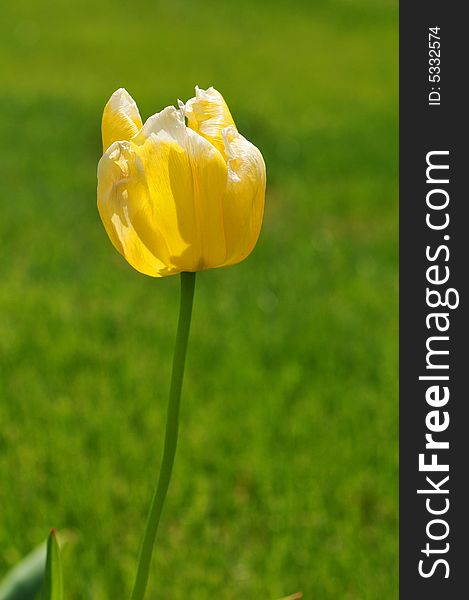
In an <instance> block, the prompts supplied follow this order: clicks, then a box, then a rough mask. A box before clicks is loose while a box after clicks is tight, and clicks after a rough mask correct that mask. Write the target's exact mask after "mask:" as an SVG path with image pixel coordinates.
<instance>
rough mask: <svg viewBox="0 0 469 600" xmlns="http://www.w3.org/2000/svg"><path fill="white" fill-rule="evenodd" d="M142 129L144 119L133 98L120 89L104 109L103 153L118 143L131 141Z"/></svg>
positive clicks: (102, 127)
mask: <svg viewBox="0 0 469 600" xmlns="http://www.w3.org/2000/svg"><path fill="white" fill-rule="evenodd" d="M141 127H142V119H141V118H140V113H139V112H138V108H137V105H136V104H135V101H134V99H133V98H132V96H131V95H130V94H129V93H128V92H127V91H126V90H125V89H124V88H120V89H118V90H117V91H116V92H114V93H113V94H112V96H111V97H110V99H109V101H108V103H107V104H106V106H105V107H104V112H103V120H102V124H101V132H102V137H103V152H105V151H106V150H107V149H108V148H109V146H111V144H113V143H114V142H117V141H124V140H130V139H131V138H132V137H133V136H134V135H135V134H136V133H138V131H139V130H140V129H141Z"/></svg>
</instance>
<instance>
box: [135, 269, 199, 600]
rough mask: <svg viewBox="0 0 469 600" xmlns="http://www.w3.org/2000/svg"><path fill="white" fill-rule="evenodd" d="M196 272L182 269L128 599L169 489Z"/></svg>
mask: <svg viewBox="0 0 469 600" xmlns="http://www.w3.org/2000/svg"><path fill="white" fill-rule="evenodd" d="M194 288H195V273H181V299H180V306H179V321H178V328H177V335H176V345H175V348H174V356H173V371H172V375H171V387H170V390H169V402H168V412H167V416H166V431H165V438H164V449H163V458H162V460H161V469H160V474H159V478H158V483H157V485H156V488H155V492H154V495H153V499H152V502H151V506H150V511H149V513H148V518H147V524H146V527H145V533H144V536H143V542H142V546H141V549H140V557H139V561H138V567H137V574H136V576H135V583H134V588H133V591H132V596H131V600H143V598H144V596H145V590H146V587H147V583H148V576H149V573H150V565H151V558H152V554H153V547H154V545H155V539H156V534H157V531H158V524H159V522H160V517H161V513H162V510H163V504H164V501H165V498H166V494H167V492H168V487H169V482H170V479H171V473H172V470H173V464H174V456H175V454H176V446H177V440H178V429H179V406H180V402H181V390H182V382H183V379H184V366H185V363H186V352H187V342H188V340H189V329H190V325H191V316H192V305H193V300H194Z"/></svg>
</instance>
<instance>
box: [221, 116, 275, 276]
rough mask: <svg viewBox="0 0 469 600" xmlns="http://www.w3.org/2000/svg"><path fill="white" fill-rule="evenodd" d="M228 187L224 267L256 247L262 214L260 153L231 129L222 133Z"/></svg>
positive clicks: (238, 260)
mask: <svg viewBox="0 0 469 600" xmlns="http://www.w3.org/2000/svg"><path fill="white" fill-rule="evenodd" d="M223 135H224V141H225V147H226V150H225V151H226V154H227V156H228V184H227V188H226V193H225V196H224V199H223V214H224V226H225V239H226V249H227V256H226V262H225V264H226V265H232V264H235V263H238V262H240V261H242V260H243V259H244V258H246V256H248V254H250V253H251V251H252V250H253V248H254V246H255V245H256V242H257V239H258V237H259V233H260V230H261V226H262V218H263V214H264V196H265V185H266V172H265V164H264V160H263V158H262V154H261V153H260V151H259V150H258V149H257V148H256V147H255V146H254V145H253V144H251V142H248V140H246V139H245V138H244V137H243V136H242V135H240V134H239V133H238V132H237V131H236V129H235V128H234V127H228V128H227V129H226V130H225V131H224V132H223Z"/></svg>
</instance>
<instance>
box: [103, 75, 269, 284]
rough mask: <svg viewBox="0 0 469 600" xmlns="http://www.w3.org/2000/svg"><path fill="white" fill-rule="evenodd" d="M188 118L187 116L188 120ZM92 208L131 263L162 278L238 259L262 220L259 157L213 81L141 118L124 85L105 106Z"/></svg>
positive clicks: (263, 178) (251, 245)
mask: <svg viewBox="0 0 469 600" xmlns="http://www.w3.org/2000/svg"><path fill="white" fill-rule="evenodd" d="M186 121H187V124H186ZM102 137H103V152H104V154H103V156H102V158H101V160H100V161H99V165H98V210H99V214H100V216H101V219H102V221H103V223H104V227H105V228H106V231H107V233H108V235H109V237H110V239H111V241H112V243H113V244H114V246H115V247H116V249H117V250H118V251H119V252H120V253H121V254H122V255H123V256H124V257H125V259H126V260H127V261H128V262H129V263H130V264H131V265H132V266H133V267H134V268H135V269H137V270H138V271H140V272H142V273H145V274H147V275H151V276H153V277H164V276H166V275H173V274H175V273H180V272H184V271H190V272H194V271H200V270H203V269H211V268H214V267H223V266H227V265H232V264H235V263H238V262H240V261H241V260H243V259H244V258H246V256H248V254H250V252H251V251H252V249H253V248H254V246H255V244H256V242H257V239H258V237H259V232H260V229H261V225H262V216H263V212H264V194H265V183H266V174H265V164H264V160H263V158H262V154H261V153H260V151H259V150H258V149H257V148H256V147H255V146H254V145H253V144H251V143H250V142H248V140H246V139H245V138H244V137H243V136H242V135H240V134H239V133H238V130H237V129H236V125H235V123H234V121H233V118H232V116H231V114H230V111H229V110H228V107H227V105H226V103H225V101H224V100H223V97H222V95H221V94H220V93H219V92H217V91H216V90H215V89H214V88H213V87H211V88H209V89H207V90H201V89H199V88H196V95H195V97H194V98H191V99H190V100H189V101H188V102H187V103H186V104H185V105H184V104H183V103H182V102H180V103H179V109H176V108H175V107H174V106H168V107H167V108H165V109H164V110H162V111H161V112H159V113H157V114H155V115H153V116H152V117H150V118H149V119H148V120H147V121H146V122H145V124H142V120H141V118H140V114H139V112H138V108H137V105H136V104H135V102H134V100H133V99H132V97H131V96H130V95H129V94H128V92H127V91H126V90H124V89H119V90H117V91H116V92H114V94H113V95H112V96H111V98H110V100H109V102H108V103H107V104H106V107H105V109H104V114H103V120H102Z"/></svg>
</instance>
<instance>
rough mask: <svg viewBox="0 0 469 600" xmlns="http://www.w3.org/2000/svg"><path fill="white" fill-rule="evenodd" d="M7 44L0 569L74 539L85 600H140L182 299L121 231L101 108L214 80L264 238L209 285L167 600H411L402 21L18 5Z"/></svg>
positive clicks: (356, 0) (156, 588) (392, 16)
mask: <svg viewBox="0 0 469 600" xmlns="http://www.w3.org/2000/svg"><path fill="white" fill-rule="evenodd" d="M0 33H1V35H0V82H1V89H2V95H1V97H0V115H1V117H0V132H1V139H2V140H3V141H4V144H5V145H4V152H3V155H2V160H1V163H0V174H1V181H2V190H1V217H0V239H1V243H2V252H1V259H0V574H1V573H3V572H4V571H6V569H7V568H8V567H10V566H11V565H13V564H14V563H15V562H16V561H17V560H19V558H20V557H21V556H22V555H24V554H26V553H27V552H28V551H29V550H30V549H31V548H32V547H34V546H35V545H36V544H37V543H38V542H40V541H41V540H42V539H43V538H44V537H45V535H46V534H47V532H48V529H49V528H50V527H51V526H54V527H58V528H63V527H66V528H71V529H74V530H75V531H76V532H77V534H78V537H77V541H76V544H75V546H74V547H73V549H71V550H70V551H69V552H68V554H66V556H65V558H64V563H65V564H64V568H65V581H66V593H67V598H69V599H70V600H78V599H80V600H82V599H84V598H92V599H93V600H101V599H103V600H104V599H109V598H125V597H127V595H128V592H129V589H130V585H131V581H132V577H133V573H134V569H135V564H136V555H137V550H138V546H139V543H140V539H141V535H142V529H143V523H144V519H145V515H146V511H147V508H148V503H149V499H150V494H151V489H152V484H153V479H154V476H155V474H156V470H157V467H158V463H159V457H160V452H161V447H162V434H163V427H164V415H165V405H166V395H167V387H168V380H169V372H170V363H171V353H172V348H173V341H174V331H175V324H176V317H177V315H176V302H177V293H178V281H177V278H168V279H165V280H159V281H157V280H152V279H150V278H146V277H144V276H140V275H139V274H137V273H136V272H134V271H132V269H131V268H130V267H129V266H128V265H127V264H126V263H125V262H124V261H123V260H122V259H121V258H120V256H119V255H118V254H117V253H116V252H115V251H114V250H113V248H112V247H111V245H110V242H109V241H108V239H107V237H106V235H105V233H104V230H103V228H102V225H101V223H100V221H99V217H98V214H97V210H96V206H95V185H96V179H95V173H96V163H97V160H98V158H99V155H100V135H99V127H100V118H101V111H102V107H103V105H104V103H105V102H106V100H107V99H108V97H109V96H110V94H111V93H112V92H113V91H114V90H115V89H116V88H117V87H120V86H124V87H126V88H127V89H128V90H129V91H130V93H131V94H132V95H133V96H134V98H135V99H136V100H137V102H138V104H139V107H140V110H141V114H142V116H143V117H144V118H146V117H148V116H149V115H150V114H152V113H154V112H156V111H157V110H160V109H161V108H162V107H163V106H165V105H167V104H171V103H174V102H175V101H176V98H177V97H180V98H181V99H183V100H185V99H187V98H189V97H190V96H191V95H192V94H193V86H194V85H195V84H199V85H200V86H201V87H206V86H208V85H212V84H213V85H215V86H216V87H217V88H218V89H219V90H220V91H222V93H223V94H224V96H225V98H226V100H227V102H228V104H229V106H230V108H231V110H232V113H233V115H234V116H235V119H236V121H237V124H238V127H239V129H240V130H241V132H242V133H243V134H244V135H245V136H246V137H248V139H250V140H252V141H253V142H254V143H255V144H256V145H258V146H259V147H260V148H261V149H262V151H263V153H264V156H265V159H266V163H267V168H268V195H267V203H266V217H265V225H264V228H263V232H262V235H261V239H260V241H259V244H258V246H257V248H256V250H255V252H254V253H253V255H252V256H251V257H250V258H249V259H248V260H247V261H246V262H244V263H243V264H241V265H239V266H238V267H236V268H230V269H220V270H217V271H211V272H206V273H203V274H201V275H200V276H199V278H198V283H197V292H196V304H195V313H194V321H193V331H192V338H191V344H190V351H189V359H188V365H187V371H186V382H185V391H184V398H183V413H182V431H181V441H180V446H179V449H178V456H177V461H176V468H175V474H174V479H173V483H172V486H171V489H170V494H169V498H168V502H167V506H166V509H165V513H164V517H163V522H162V527H161V530H160V533H161V535H160V538H159V541H160V546H159V549H158V551H157V555H156V560H155V561H154V570H153V576H152V581H151V588H150V592H151V593H150V594H149V597H150V598H155V597H165V598H168V599H171V600H179V599H187V598H195V599H196V600H205V599H209V598H210V599H211V598H223V599H227V600H231V599H233V600H234V599H236V600H239V599H240V598H243V599H244V598H246V599H250V598H253V599H254V598H262V599H264V598H265V599H272V600H273V599H275V598H278V597H280V596H284V595H285V594H287V593H292V592H295V591H298V590H302V591H303V592H304V597H305V599H311V600H313V599H318V600H319V599H320V600H329V599H330V600H336V599H338V598H341V599H344V600H349V599H350V600H352V599H360V600H368V599H370V600H375V599H376V600H381V599H384V598H386V599H387V598H395V597H397V377H396V376H397V351H396V345H397V278H396V274H397V202H396V195H397V3H396V2H394V0H393V1H387V0H380V2H376V1H375V0H374V1H372V0H331V1H325V0H324V1H319V2H315V3H310V2H296V3H294V4H292V3H288V2H281V1H280V0H278V1H275V2H274V1H270V2H260V1H259V2H247V1H244V0H242V1H239V2H237V3H236V4H235V3H220V2H210V1H208V0H207V1H203V2H189V0H187V1H186V0H178V1H174V2H165V3H161V2H152V3H150V2H143V0H137V1H134V2H133V3H131V4H130V3H128V2H123V1H117V0H114V1H113V2H110V1H109V0H102V1H101V2H91V1H90V0H85V1H82V2H79V3H76V4H75V3H69V2H59V1H56V2H53V1H52V0H46V1H44V2H33V0H28V1H25V0H17V1H15V3H9V4H5V5H4V6H3V7H2V23H1V24H0Z"/></svg>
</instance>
